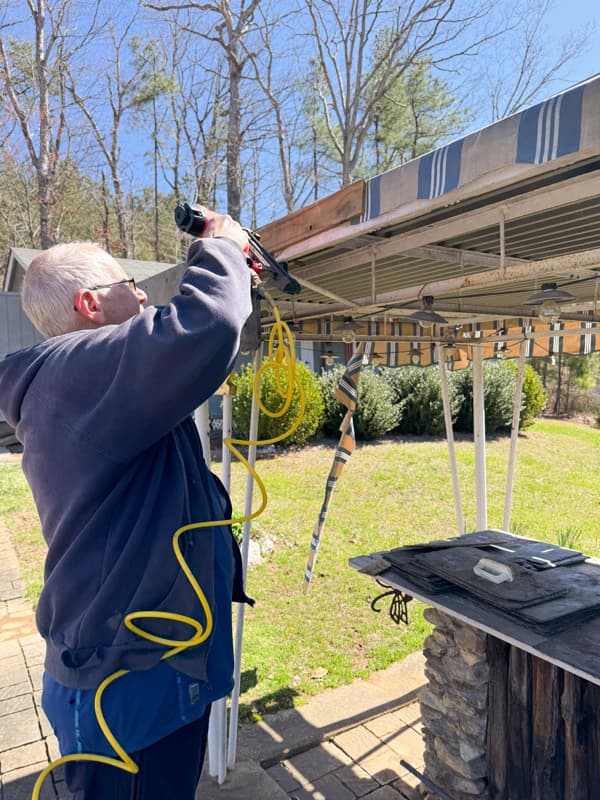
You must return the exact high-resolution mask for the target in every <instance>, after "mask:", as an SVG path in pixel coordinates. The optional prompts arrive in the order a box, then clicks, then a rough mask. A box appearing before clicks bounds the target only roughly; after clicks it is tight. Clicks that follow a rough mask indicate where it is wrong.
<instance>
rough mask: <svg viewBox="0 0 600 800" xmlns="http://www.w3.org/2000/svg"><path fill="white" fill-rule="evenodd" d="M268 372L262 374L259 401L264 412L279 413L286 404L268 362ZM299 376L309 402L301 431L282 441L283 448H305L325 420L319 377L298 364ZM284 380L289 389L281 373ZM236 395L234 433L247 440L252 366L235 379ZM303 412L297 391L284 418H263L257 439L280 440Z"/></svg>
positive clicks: (297, 372)
mask: <svg viewBox="0 0 600 800" xmlns="http://www.w3.org/2000/svg"><path fill="white" fill-rule="evenodd" d="M265 364H266V366H267V368H266V369H265V371H264V372H263V375H262V379H261V382H260V398H261V401H262V403H263V405H264V406H265V408H267V409H269V410H270V411H279V409H281V408H282V407H283V404H284V400H283V399H282V397H281V395H280V394H279V392H278V387H277V371H276V370H273V368H272V366H271V368H269V362H268V360H267V361H265ZM296 375H297V377H298V380H299V381H300V384H301V386H302V388H303V389H304V396H305V399H306V406H305V409H304V415H303V417H302V422H301V423H300V425H299V427H298V428H296V430H295V431H294V432H293V433H292V434H291V436H289V437H288V438H286V439H283V440H282V441H281V443H280V444H281V445H282V446H283V447H289V446H291V445H297V446H299V445H303V444H304V443H305V442H306V441H307V439H309V438H310V437H311V436H314V435H315V433H316V432H317V431H318V430H319V427H320V426H321V423H322V422H323V416H324V404H323V397H322V394H321V384H320V382H319V377H318V375H316V373H314V372H313V371H312V370H310V369H308V367H306V366H305V365H304V364H302V363H300V362H296ZM280 377H281V379H282V389H283V391H285V390H286V389H287V378H286V376H285V374H284V373H280ZM234 385H235V395H234V397H233V430H234V434H235V436H236V437H238V438H240V439H247V438H248V435H249V431H250V410H251V407H252V391H253V386H254V370H253V368H252V365H251V364H247V365H246V366H244V367H242V369H241V370H240V372H239V373H238V374H237V375H236V376H235V378H234ZM299 411H300V395H299V392H298V390H297V389H294V393H293V396H292V402H291V403H290V407H289V408H288V410H287V411H286V412H285V414H283V415H282V416H281V417H269V416H267V415H266V414H262V413H261V414H260V415H259V420H258V438H259V439H260V440H261V441H262V440H265V439H272V438H274V437H275V436H279V435H280V434H282V433H284V431H287V430H289V428H290V427H291V426H292V424H293V423H294V421H295V420H296V418H297V417H298V413H299Z"/></svg>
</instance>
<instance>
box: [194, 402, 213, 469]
mask: <svg viewBox="0 0 600 800" xmlns="http://www.w3.org/2000/svg"><path fill="white" fill-rule="evenodd" d="M194 422H195V423H196V427H197V428H198V433H199V435H200V443H201V444H202V452H203V455H204V461H205V462H206V466H207V467H208V468H209V469H210V433H209V429H210V419H209V416H208V400H207V401H206V402H205V403H202V405H201V406H199V407H198V408H197V409H196V410H195V412H194Z"/></svg>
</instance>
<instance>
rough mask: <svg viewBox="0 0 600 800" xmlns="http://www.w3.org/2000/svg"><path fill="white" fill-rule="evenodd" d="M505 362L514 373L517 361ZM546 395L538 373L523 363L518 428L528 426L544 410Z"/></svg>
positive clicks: (516, 370) (517, 367)
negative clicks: (523, 370)
mask: <svg viewBox="0 0 600 800" xmlns="http://www.w3.org/2000/svg"><path fill="white" fill-rule="evenodd" d="M507 364H508V365H509V366H510V367H511V369H512V370H513V371H514V373H515V375H516V374H517V372H518V370H519V365H518V362H516V361H508V362H507ZM547 402H548V397H547V395H546V392H545V391H544V384H543V383H542V379H541V378H540V376H539V375H538V373H537V372H536V371H535V370H534V368H533V367H532V366H531V365H530V364H525V372H524V373H523V392H522V405H521V420H520V423H519V428H520V429H522V428H529V427H531V426H532V425H533V423H534V422H535V420H536V418H537V417H539V415H540V414H541V413H542V411H543V410H544V407H545V405H546V403H547Z"/></svg>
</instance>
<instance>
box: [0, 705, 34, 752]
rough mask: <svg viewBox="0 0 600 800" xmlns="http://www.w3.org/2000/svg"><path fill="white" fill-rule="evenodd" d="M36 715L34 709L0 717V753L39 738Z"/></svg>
mask: <svg viewBox="0 0 600 800" xmlns="http://www.w3.org/2000/svg"><path fill="white" fill-rule="evenodd" d="M41 738H42V737H41V733H40V726H39V723H38V717H37V714H36V713H35V710H34V709H27V710H26V711H17V712H16V713H15V714H8V715H7V716H6V717H0V753H1V752H3V751H4V750H10V749H12V748H14V747H19V746H20V745H22V744H29V743H30V742H36V741H38V740H39V739H41Z"/></svg>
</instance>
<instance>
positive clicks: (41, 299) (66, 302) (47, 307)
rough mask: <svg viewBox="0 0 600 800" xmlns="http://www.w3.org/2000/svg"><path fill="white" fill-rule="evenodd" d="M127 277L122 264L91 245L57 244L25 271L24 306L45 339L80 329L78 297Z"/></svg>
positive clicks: (44, 251)
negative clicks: (94, 287) (90, 289)
mask: <svg viewBox="0 0 600 800" xmlns="http://www.w3.org/2000/svg"><path fill="white" fill-rule="evenodd" d="M124 277H126V275H125V272H124V271H123V269H122V268H121V265H120V264H119V263H118V261H115V259H114V258H113V257H112V256H111V255H109V254H108V253H107V252H106V251H105V250H103V249H102V248H101V247H98V245H95V244H92V243H91V242H73V243H71V244H57V245H55V246H54V247H50V248H49V249H48V250H43V251H42V252H41V253H40V254H39V255H38V256H36V257H35V258H34V259H33V261H32V262H31V264H30V265H29V267H28V269H27V270H26V272H25V279H24V281H23V290H22V303H23V309H24V310H25V313H26V314H27V316H28V317H29V319H30V320H31V321H32V322H33V324H34V325H35V327H36V328H37V329H38V331H39V332H40V333H41V334H42V335H43V336H59V335H60V334H62V333H68V332H69V331H72V330H76V329H77V318H76V316H75V315H76V312H75V310H74V307H73V302H74V298H75V294H76V293H77V291H78V290H79V289H87V288H91V287H92V286H98V285H100V284H103V283H111V282H112V281H115V280H121V279H122V278H124Z"/></svg>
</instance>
